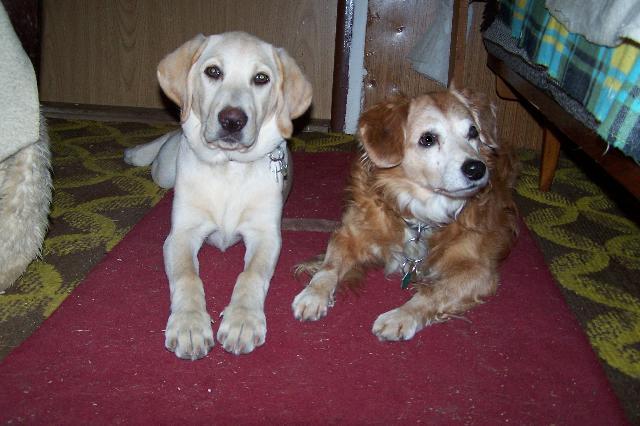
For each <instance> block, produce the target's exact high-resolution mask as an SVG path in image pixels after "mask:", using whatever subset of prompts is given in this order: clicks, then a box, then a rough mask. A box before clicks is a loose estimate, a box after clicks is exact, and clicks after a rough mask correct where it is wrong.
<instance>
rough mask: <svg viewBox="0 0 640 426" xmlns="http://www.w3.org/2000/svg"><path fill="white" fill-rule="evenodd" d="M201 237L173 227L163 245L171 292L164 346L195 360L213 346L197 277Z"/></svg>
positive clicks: (202, 292) (202, 289)
mask: <svg viewBox="0 0 640 426" xmlns="http://www.w3.org/2000/svg"><path fill="white" fill-rule="evenodd" d="M201 245H202V239H201V238H198V237H194V236H193V235H192V233H191V232H188V231H186V230H179V229H174V228H172V230H171V234H169V236H168V237H167V240H166V241H165V244H164V262H165V269H166V272H167V277H168V278H169V287H170V291H171V314H170V315H169V320H168V321H167V327H166V330H165V346H166V348H167V349H169V350H170V351H172V352H174V353H175V354H176V356H177V357H179V358H183V359H191V360H195V359H198V358H202V357H204V356H205V355H207V353H208V352H209V350H210V349H211V348H212V347H213V344H214V340H213V331H212V330H211V317H210V316H209V314H208V313H207V307H206V302H205V298H204V288H203V287H202V281H201V280H200V277H199V276H198V257H197V255H198V251H199V250H200V246H201Z"/></svg>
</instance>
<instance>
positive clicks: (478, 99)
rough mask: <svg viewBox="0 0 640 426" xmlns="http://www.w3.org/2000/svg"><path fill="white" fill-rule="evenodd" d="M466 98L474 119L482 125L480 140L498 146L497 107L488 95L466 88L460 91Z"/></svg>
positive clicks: (494, 146)
mask: <svg viewBox="0 0 640 426" xmlns="http://www.w3.org/2000/svg"><path fill="white" fill-rule="evenodd" d="M459 93H460V95H461V96H462V97H463V98H464V100H465V103H466V104H467V107H468V108H469V110H470V111H471V114H472V115H473V119H474V120H475V122H476V123H477V124H478V125H479V126H480V128H479V129H478V131H479V133H480V138H481V139H480V140H481V141H482V142H483V143H484V144H486V145H488V146H489V147H491V148H494V149H495V148H498V126H497V121H498V120H497V118H496V107H495V105H493V103H492V102H491V101H490V100H489V98H488V97H487V95H485V94H484V93H479V92H472V91H471V90H469V89H464V90H463V91H462V92H459Z"/></svg>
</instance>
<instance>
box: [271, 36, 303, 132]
mask: <svg viewBox="0 0 640 426" xmlns="http://www.w3.org/2000/svg"><path fill="white" fill-rule="evenodd" d="M275 53H276V55H275V56H276V62H277V64H278V71H279V72H280V76H281V81H280V87H278V92H279V93H278V106H277V108H276V109H277V118H276V119H277V123H278V129H279V130H280V133H281V134H282V136H284V137H285V138H288V137H290V136H291V133H292V132H293V124H292V123H291V120H292V119H294V118H298V117H300V116H301V115H302V114H304V112H305V111H306V110H307V109H308V108H309V105H311V97H312V88H311V83H309V81H308V80H307V78H306V77H305V76H304V74H303V73H302V71H301V70H300V67H298V64H296V62H295V61H294V60H293V58H291V56H289V54H288V53H287V52H286V51H285V50H284V49H283V48H277V49H276V50H275Z"/></svg>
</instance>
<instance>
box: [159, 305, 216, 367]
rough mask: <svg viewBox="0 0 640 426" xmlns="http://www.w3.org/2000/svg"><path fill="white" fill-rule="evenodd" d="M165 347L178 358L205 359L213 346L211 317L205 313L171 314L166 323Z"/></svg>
mask: <svg viewBox="0 0 640 426" xmlns="http://www.w3.org/2000/svg"><path fill="white" fill-rule="evenodd" d="M164 345H165V347H166V348H167V349H168V350H170V351H171V352H173V353H175V354H176V356H177V357H178V358H182V359H190V360H196V359H199V358H203V357H205V356H206V355H207V354H208V353H209V350H210V349H211V348H212V347H213V345H214V339H213V330H212V329H211V317H210V316H209V314H207V313H206V312H199V311H187V312H173V313H172V314H171V315H170V316H169V320H168V321H167V328H166V330H165V342H164Z"/></svg>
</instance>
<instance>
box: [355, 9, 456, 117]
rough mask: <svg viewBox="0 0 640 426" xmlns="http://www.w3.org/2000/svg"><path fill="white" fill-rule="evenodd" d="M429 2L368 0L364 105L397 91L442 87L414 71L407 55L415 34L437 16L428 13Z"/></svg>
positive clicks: (416, 92)
mask: <svg viewBox="0 0 640 426" xmlns="http://www.w3.org/2000/svg"><path fill="white" fill-rule="evenodd" d="M428 3H429V1H428V0H407V1H403V2H396V1H389V0H369V12H368V16H367V35H366V41H365V48H364V68H365V70H366V75H365V77H364V90H363V92H364V109H366V108H368V107H370V106H371V105H373V104H375V103H377V102H380V101H381V100H383V99H385V98H388V97H390V96H394V95H397V94H398V93H404V94H406V95H409V96H413V95H415V94H418V93H424V92H429V91H433V90H437V89H438V88H441V87H442V86H440V85H439V84H438V83H436V82H434V81H432V80H429V79H428V78H425V77H424V76H422V75H421V74H420V73H418V72H416V71H414V70H413V68H411V63H410V62H409V59H408V55H409V52H410V51H411V48H412V47H413V45H414V44H415V42H416V40H417V39H418V37H420V36H421V35H422V32H423V31H424V30H425V28H428V27H429V25H430V24H431V23H432V22H433V21H434V20H435V19H438V17H437V16H435V14H433V13H429V8H428V7H427V6H428ZM443 60H444V59H443Z"/></svg>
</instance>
